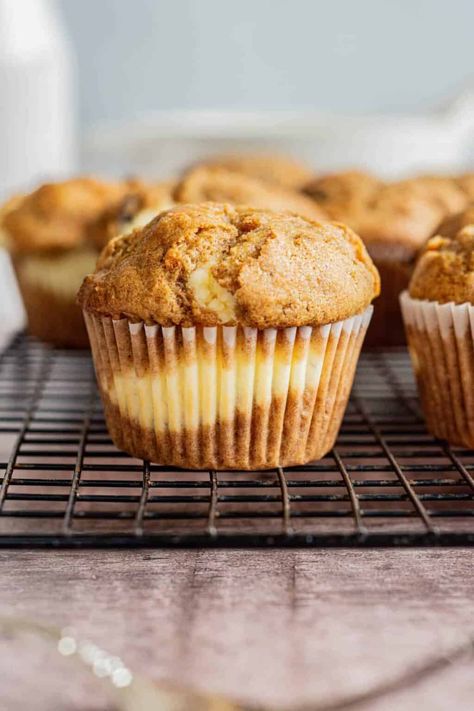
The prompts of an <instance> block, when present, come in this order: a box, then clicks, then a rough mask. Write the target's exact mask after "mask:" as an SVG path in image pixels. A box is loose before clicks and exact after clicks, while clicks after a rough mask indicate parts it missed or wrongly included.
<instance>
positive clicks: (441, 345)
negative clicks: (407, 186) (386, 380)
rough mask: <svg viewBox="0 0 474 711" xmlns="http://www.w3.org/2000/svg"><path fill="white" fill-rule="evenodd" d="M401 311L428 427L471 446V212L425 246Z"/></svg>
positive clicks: (473, 232) (473, 404) (473, 440)
mask: <svg viewBox="0 0 474 711" xmlns="http://www.w3.org/2000/svg"><path fill="white" fill-rule="evenodd" d="M401 306H402V311H403V317H404V321H405V326H406V330H407V337H408V345H409V348H410V354H411V356H412V361H413V368H414V371H415V375H416V378H417V383H418V389H419V392H420V398H421V404H422V407H423V411H424V414H425V417H426V422H427V425H428V428H429V429H430V431H431V432H432V433H433V434H434V435H435V436H436V437H439V438H441V439H446V440H448V441H449V442H450V443H451V444H455V445H460V446H464V447H469V448H472V447H474V357H473V354H474V331H473V326H474V209H473V208H470V209H468V210H467V211H466V212H465V213H463V214H462V215H458V216H456V217H455V218H451V219H450V220H446V221H445V222H444V223H443V224H442V225H441V226H440V228H439V231H438V233H437V235H436V236H434V237H433V238H432V239H430V240H429V241H428V242H427V244H426V245H425V247H424V249H423V250H422V252H421V254H420V256H419V258H418V261H417V263H416V267H415V270H414V272H413V276H412V278H411V280H410V285H409V290H408V291H405V292H403V294H402V296H401Z"/></svg>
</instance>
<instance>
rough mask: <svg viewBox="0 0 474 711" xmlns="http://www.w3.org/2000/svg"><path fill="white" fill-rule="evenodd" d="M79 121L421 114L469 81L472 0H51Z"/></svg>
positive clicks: (473, 62) (473, 54) (473, 64)
mask: <svg viewBox="0 0 474 711" xmlns="http://www.w3.org/2000/svg"><path fill="white" fill-rule="evenodd" d="M61 8H62V11H63V15H64V18H65V20H66V23H67V27H68V31H69V34H70V37H71V39H72V41H73V44H74V47H75V49H76V53H77V57H78V61H79V68H80V96H81V118H82V122H83V124H84V125H86V126H92V125H94V124H96V123H97V122H98V121H102V120H127V121H128V120H131V119H134V118H136V117H137V116H138V115H140V114H143V113H145V112H148V111H151V110H157V109H176V108H185V109H196V108H204V109H208V108H220V109H247V110H248V109H252V110H255V109H317V110H323V111H331V112H342V113H361V112H364V113H366V112H392V111H395V112H401V111H402V112H406V111H419V110H426V109H429V108H431V107H434V106H436V105H439V104H440V103H442V102H444V101H445V100H446V99H447V98H449V97H452V96H454V95H455V94H456V93H457V92H459V91H460V90H462V89H463V88H465V87H466V86H467V85H469V82H470V81H471V79H472V76H473V72H474V43H473V28H474V2H473V1H472V0H79V1H78V0H61Z"/></svg>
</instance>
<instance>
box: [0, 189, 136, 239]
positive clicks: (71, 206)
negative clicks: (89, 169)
mask: <svg viewBox="0 0 474 711" xmlns="http://www.w3.org/2000/svg"><path fill="white" fill-rule="evenodd" d="M124 189H125V188H124V184H123V183H118V182H117V183H115V182H106V181H103V180H98V179H95V178H87V177H81V178H74V179H71V180H65V181H62V182H58V183H46V184H44V185H42V186H41V187H39V188H37V189H36V190H34V191H33V192H32V193H29V194H28V195H25V196H24V197H23V198H22V199H21V200H19V201H18V202H17V204H16V205H15V206H14V207H13V209H11V210H8V211H7V212H6V214H5V215H4V216H3V219H2V228H3V230H4V232H5V233H6V238H7V241H8V247H9V249H11V251H13V252H15V253H31V252H43V251H54V250H68V249H73V248H75V247H78V246H82V245H83V244H84V243H85V242H87V230H88V227H89V225H90V223H91V221H92V220H94V219H96V218H97V216H98V215H99V214H100V213H101V212H102V211H103V210H105V209H106V208H107V207H109V206H110V205H112V204H114V203H116V202H117V201H118V200H120V199H121V198H122V197H123V194H124Z"/></svg>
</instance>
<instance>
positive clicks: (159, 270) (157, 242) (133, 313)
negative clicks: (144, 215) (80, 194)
mask: <svg viewBox="0 0 474 711" xmlns="http://www.w3.org/2000/svg"><path fill="white" fill-rule="evenodd" d="M379 288H380V284H379V276H378V273H377V270H376V269H375V267H374V265H373V263H372V261H371V259H370V257H369V256H368V254H367V252H366V250H365V247H364V245H363V244H362V241H361V240H360V239H359V237H358V236H357V235H356V234H355V233H354V232H352V230H351V229H349V228H348V227H346V226H345V225H341V224H337V223H330V222H317V221H311V220H307V219H305V218H303V217H301V216H299V215H295V214H290V213H284V212H282V213H277V212H271V211H269V210H259V209H254V208H249V207H232V206H231V205H224V204H216V203H206V204H200V205H181V206H177V207H175V208H173V209H171V210H169V211H166V212H163V213H161V214H160V215H158V216H157V217H156V218H155V219H154V220H153V221H152V222H150V223H149V224H148V225H146V226H145V227H144V228H143V229H139V230H135V231H134V232H132V233H130V234H128V235H124V236H122V237H118V238H116V239H114V240H112V241H111V242H110V243H109V244H108V246H107V247H106V248H105V250H104V251H103V252H102V255H101V256H100V258H99V261H98V264H97V269H96V272H95V273H94V274H92V275H90V276H88V277H87V278H86V279H85V281H84V283H83V285H82V288H81V291H80V293H79V297H78V300H79V303H80V304H81V305H82V306H83V308H84V309H85V310H87V311H92V312H96V313H101V314H106V315H110V316H112V317H114V318H119V317H121V316H126V317H128V318H129V319H131V320H137V321H145V322H148V323H158V324H161V325H163V326H171V325H180V326H193V325H203V326H214V325H235V324H241V325H243V326H250V327H255V328H259V329H263V328H268V327H275V328H285V327H288V326H303V325H310V326H316V325H320V324H325V323H332V322H334V321H339V320H342V319H345V318H348V317H350V316H353V315H355V314H357V313H360V312H362V311H363V310H364V309H365V308H366V307H367V306H368V305H369V304H370V302H371V301H372V299H373V298H374V297H375V296H377V294H378V293H379Z"/></svg>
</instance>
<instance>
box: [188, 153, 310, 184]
mask: <svg viewBox="0 0 474 711" xmlns="http://www.w3.org/2000/svg"><path fill="white" fill-rule="evenodd" d="M198 165H204V166H207V167H209V168H225V169H227V170H232V171H233V172H236V173H241V174H242V175H247V176H249V177H250V178H257V179H258V180H263V181H264V182H267V183H272V184H273V185H279V186H280V187H282V188H289V189H290V190H299V189H300V188H302V187H303V185H305V184H306V183H307V182H308V181H309V180H311V178H312V177H313V175H314V171H312V170H311V169H310V168H309V167H308V166H307V165H305V164H304V163H302V162H300V161H298V160H296V159H295V158H291V157H290V156H283V155H275V154H265V153H241V154H238V153H230V154H222V155H217V156H213V157H212V158H209V159H208V160H204V161H202V162H200V163H199V164H198ZM193 167H197V166H191V168H193Z"/></svg>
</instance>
